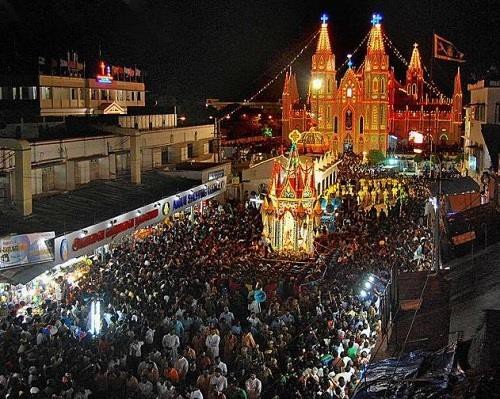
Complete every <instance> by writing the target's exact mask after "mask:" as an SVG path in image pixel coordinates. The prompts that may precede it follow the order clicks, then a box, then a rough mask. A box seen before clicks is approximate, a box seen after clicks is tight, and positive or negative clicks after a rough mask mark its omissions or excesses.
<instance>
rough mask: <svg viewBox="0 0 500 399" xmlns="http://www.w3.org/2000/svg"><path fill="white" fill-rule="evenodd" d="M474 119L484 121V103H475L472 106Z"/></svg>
mask: <svg viewBox="0 0 500 399" xmlns="http://www.w3.org/2000/svg"><path fill="white" fill-rule="evenodd" d="M474 119H475V120H476V121H480V122H484V121H485V105H484V104H476V106H475V108H474Z"/></svg>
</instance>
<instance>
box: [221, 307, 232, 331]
mask: <svg viewBox="0 0 500 399" xmlns="http://www.w3.org/2000/svg"><path fill="white" fill-rule="evenodd" d="M219 320H220V321H223V322H224V323H225V324H226V325H227V326H228V327H231V325H232V324H233V320H234V314H233V312H230V311H229V308H228V307H227V306H224V311H223V312H222V313H221V314H220V316H219Z"/></svg>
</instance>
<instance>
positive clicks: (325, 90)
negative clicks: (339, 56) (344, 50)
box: [309, 15, 337, 140]
mask: <svg viewBox="0 0 500 399" xmlns="http://www.w3.org/2000/svg"><path fill="white" fill-rule="evenodd" d="M327 20H328V17H327V16H326V15H323V16H322V17H321V21H322V23H321V30H320V33H319V40H318V45H317V47H316V52H315V53H314V54H313V56H312V69H311V82H310V84H309V99H310V103H311V110H312V113H313V114H314V115H313V117H312V119H313V121H314V122H316V124H317V126H318V129H319V131H320V132H322V133H323V134H327V135H328V139H329V140H330V139H331V135H332V131H333V124H332V122H333V99H334V98H335V97H336V93H337V82H336V81H335V55H334V54H333V52H332V48H331V45H330V37H329V35H328V24H327V22H326V21H327Z"/></svg>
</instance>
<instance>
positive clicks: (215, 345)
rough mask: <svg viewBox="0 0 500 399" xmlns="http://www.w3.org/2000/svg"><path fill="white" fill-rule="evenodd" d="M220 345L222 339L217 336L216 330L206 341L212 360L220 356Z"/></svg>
mask: <svg viewBox="0 0 500 399" xmlns="http://www.w3.org/2000/svg"><path fill="white" fill-rule="evenodd" d="M219 343H220V337H219V335H218V334H217V331H216V330H215V329H214V330H212V332H211V333H210V335H208V336H207V338H206V340H205V345H206V346H207V349H208V353H210V356H211V357H212V359H215V358H216V357H218V356H219Z"/></svg>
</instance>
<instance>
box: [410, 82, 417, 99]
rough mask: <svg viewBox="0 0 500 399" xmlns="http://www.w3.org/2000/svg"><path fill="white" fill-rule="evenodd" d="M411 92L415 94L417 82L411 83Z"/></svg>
mask: <svg viewBox="0 0 500 399" xmlns="http://www.w3.org/2000/svg"><path fill="white" fill-rule="evenodd" d="M411 94H413V95H414V96H416V95H417V84H416V83H413V85H412V86H411Z"/></svg>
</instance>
